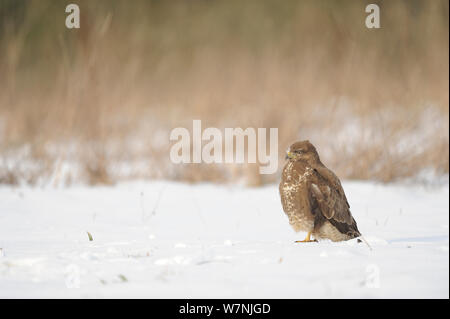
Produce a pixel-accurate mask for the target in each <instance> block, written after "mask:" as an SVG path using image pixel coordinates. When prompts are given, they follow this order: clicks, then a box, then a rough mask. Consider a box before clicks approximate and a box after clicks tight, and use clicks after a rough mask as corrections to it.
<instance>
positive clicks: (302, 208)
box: [280, 141, 370, 247]
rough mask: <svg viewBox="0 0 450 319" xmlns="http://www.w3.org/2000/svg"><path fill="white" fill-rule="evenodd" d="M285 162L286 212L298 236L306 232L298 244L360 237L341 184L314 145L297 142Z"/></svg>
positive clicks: (282, 190)
mask: <svg viewBox="0 0 450 319" xmlns="http://www.w3.org/2000/svg"><path fill="white" fill-rule="evenodd" d="M286 159H287V163H286V166H285V167H284V168H283V174H282V177H281V183H280V195H281V203H282V204H283V210H284V212H285V213H286V215H287V216H288V217H289V223H290V224H291V226H292V227H293V228H294V230H295V231H296V232H298V231H304V232H307V235H306V238H305V240H302V241H296V242H312V241H317V240H320V239H330V240H332V241H343V240H349V239H352V238H356V237H360V236H361V234H360V232H359V230H358V227H357V226H356V221H355V219H354V218H353V216H352V214H351V213H350V205H349V204H348V201H347V198H346V197H345V193H344V189H343V188H342V185H341V182H340V181H339V178H337V176H336V175H335V174H334V173H333V172H332V171H331V170H329V169H328V168H326V167H325V165H323V164H322V162H321V161H320V158H319V154H318V153H317V150H316V148H315V147H314V145H312V144H311V143H310V142H309V141H302V142H296V143H294V144H292V145H291V146H290V147H289V149H288V150H287V154H286ZM311 235H312V236H313V237H314V239H312V238H311ZM369 247H370V246H369Z"/></svg>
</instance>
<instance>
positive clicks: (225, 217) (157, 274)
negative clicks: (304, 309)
mask: <svg viewBox="0 0 450 319" xmlns="http://www.w3.org/2000/svg"><path fill="white" fill-rule="evenodd" d="M343 186H344V189H345V191H346V193H347V197H348V200H349V202H350V205H351V209H352V212H353V215H354V217H355V219H356V221H357V222H358V226H359V229H360V230H361V232H362V233H363V234H364V235H365V238H366V239H367V240H368V242H369V243H370V245H371V246H372V248H373V250H372V251H370V250H369V249H368V247H367V246H366V245H364V244H362V243H356V242H355V241H350V242H343V243H332V242H320V243H302V244H295V243H294V241H295V240H298V239H303V237H304V235H305V234H304V233H299V234H295V233H294V231H293V230H292V229H291V228H290V226H289V224H288V220H287V217H286V216H285V215H284V213H283V212H282V208H281V204H280V200H279V195H278V189H277V186H276V185H273V186H266V187H263V188H244V187H239V186H217V185H211V184H201V185H188V184H181V183H171V182H132V183H122V184H119V185H117V186H114V187H87V186H73V187H70V188H65V189H52V188H29V187H24V186H21V187H15V188H14V187H9V186H0V297H1V298H21V297H26V298H28V297H31V298H48V297H57V298H79V297H81V298H104V297H113V298H116V297H125V298H127V297H137V298H196V297H197V298H216V297H223V298H317V297H319V298H322V297H323V298H347V297H352V298H401V297H406V298H417V297H419V298H422V297H424V298H432V297H437V298H448V297H449V209H448V204H449V187H448V182H447V183H444V185H441V186H439V187H424V186H419V185H415V186H414V185H381V184H375V183H367V182H351V181H347V182H344V183H343ZM87 232H89V233H90V234H91V236H92V239H93V240H92V241H90V240H89V236H88V234H87Z"/></svg>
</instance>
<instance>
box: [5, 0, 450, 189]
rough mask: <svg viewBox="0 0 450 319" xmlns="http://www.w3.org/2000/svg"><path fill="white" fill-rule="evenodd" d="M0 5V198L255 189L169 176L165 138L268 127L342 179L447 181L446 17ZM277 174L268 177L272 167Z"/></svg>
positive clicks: (405, 7) (194, 171)
mask: <svg viewBox="0 0 450 319" xmlns="http://www.w3.org/2000/svg"><path fill="white" fill-rule="evenodd" d="M78 3H79V4H80V9H81V29H79V30H68V29H66V28H65V27H64V20H65V13H64V5H65V3H63V2H60V1H56V0H55V1H50V0H40V1H10V0H8V1H7V0H0V24H1V25H0V183H19V182H27V183H30V184H39V183H53V184H68V183H71V182H78V181H84V182H88V183H91V184H98V183H107V184H110V183H114V182H116V181H118V180H124V179H131V178H168V179H176V180H186V181H192V182H199V181H214V182H236V181H242V182H244V183H247V184H250V185H260V184H263V183H267V182H273V181H275V180H277V178H278V175H277V174H275V175H273V176H260V175H259V174H258V170H257V167H255V165H206V164H201V165H194V164H192V165H173V164H171V163H170V161H169V148H170V146H171V144H170V141H169V133H170V130H171V129H172V128H174V127H180V126H181V127H187V128H190V127H191V126H192V120H193V119H201V120H202V125H203V127H208V126H214V127H218V128H225V127H243V128H246V127H267V128H269V127H277V128H278V129H279V147H280V149H279V151H280V164H282V163H283V161H282V158H283V154H282V153H283V151H284V149H285V148H286V147H287V146H288V145H289V144H290V143H291V142H293V141H295V140H300V139H309V140H311V141H312V142H313V143H314V144H316V146H317V147H318V149H319V152H320V154H321V156H322V159H323V161H324V162H325V164H327V165H328V166H329V167H330V168H333V169H334V170H336V172H337V174H338V175H339V176H341V177H343V178H352V179H376V180H380V181H386V182H387V181H393V180H396V179H399V178H404V177H410V176H414V175H415V174H417V172H418V171H421V170H424V169H433V170H434V171H436V172H437V173H448V167H449V147H448V143H449V135H448V123H449V121H448V110H449V91H448V85H449V80H448V77H449V42H448V36H449V34H448V2H447V1H399V0H396V1H381V2H380V7H381V12H382V20H381V21H382V22H381V23H382V28H381V29H379V30H368V29H366V28H365V26H364V19H365V16H366V14H365V12H364V3H362V2H361V3H360V2H358V1H283V2H282V3H279V2H277V1H269V0H267V1H256V0H250V1H244V2H242V1H215V2H211V1H171V2H164V3H163V2H153V1H133V4H132V5H131V4H130V3H129V2H127V1H99V0H96V1H78ZM280 168H281V165H280Z"/></svg>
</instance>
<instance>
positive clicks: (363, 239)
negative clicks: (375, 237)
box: [359, 235, 372, 250]
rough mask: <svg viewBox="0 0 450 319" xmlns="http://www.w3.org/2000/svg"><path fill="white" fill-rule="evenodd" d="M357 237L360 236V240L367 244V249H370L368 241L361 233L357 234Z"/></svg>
mask: <svg viewBox="0 0 450 319" xmlns="http://www.w3.org/2000/svg"><path fill="white" fill-rule="evenodd" d="M359 238H361V240H362V241H363V242H364V243H365V244H366V245H367V247H369V249H370V250H372V247H371V246H370V245H369V243H368V242H367V240H366V239H365V238H364V237H363V235H359Z"/></svg>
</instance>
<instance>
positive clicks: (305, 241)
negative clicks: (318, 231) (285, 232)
mask: <svg viewBox="0 0 450 319" xmlns="http://www.w3.org/2000/svg"><path fill="white" fill-rule="evenodd" d="M295 242H296V243H312V242H317V240H315V239H311V232H308V235H306V238H305V239H304V240H296V241H295Z"/></svg>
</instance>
